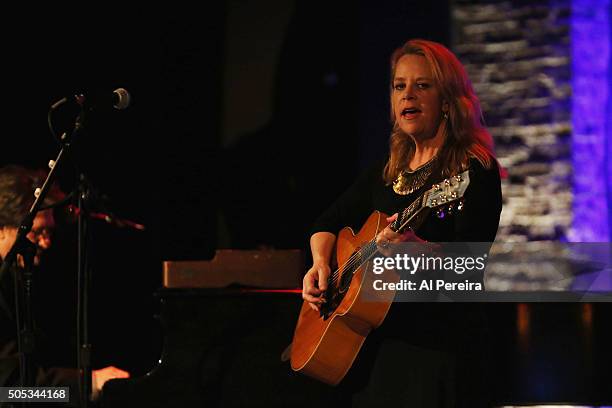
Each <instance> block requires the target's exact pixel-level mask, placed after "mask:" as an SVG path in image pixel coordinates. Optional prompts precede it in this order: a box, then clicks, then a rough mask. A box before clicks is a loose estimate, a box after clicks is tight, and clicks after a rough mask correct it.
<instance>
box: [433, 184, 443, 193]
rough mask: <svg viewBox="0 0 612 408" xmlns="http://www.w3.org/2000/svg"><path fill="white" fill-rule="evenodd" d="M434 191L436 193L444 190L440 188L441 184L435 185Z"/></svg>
mask: <svg viewBox="0 0 612 408" xmlns="http://www.w3.org/2000/svg"><path fill="white" fill-rule="evenodd" d="M433 189H434V191H440V190H442V189H441V188H440V185H439V184H434V185H433Z"/></svg>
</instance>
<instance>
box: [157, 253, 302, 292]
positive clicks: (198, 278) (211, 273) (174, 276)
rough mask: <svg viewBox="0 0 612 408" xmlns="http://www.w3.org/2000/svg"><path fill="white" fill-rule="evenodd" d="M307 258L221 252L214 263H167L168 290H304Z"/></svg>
mask: <svg viewBox="0 0 612 408" xmlns="http://www.w3.org/2000/svg"><path fill="white" fill-rule="evenodd" d="M303 271H304V257H303V253H302V251H300V250H299V249H288V250H276V249H275V250H237V249H219V250H217V251H216V253H215V256H214V258H213V259H211V260H210V261H164V263H163V285H164V287H165V288H225V287H227V286H229V285H232V284H237V285H241V286H247V287H255V288H268V289H275V288H296V287H301V286H302V275H303Z"/></svg>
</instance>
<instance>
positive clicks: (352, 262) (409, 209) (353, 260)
mask: <svg viewBox="0 0 612 408" xmlns="http://www.w3.org/2000/svg"><path fill="white" fill-rule="evenodd" d="M418 201H419V199H418V198H417V199H416V200H414V201H413V202H412V204H410V205H409V206H408V207H407V208H405V209H404V211H402V217H401V218H400V220H404V219H405V218H406V216H407V213H409V212H412V210H413V207H415V206H416V203H417V202H418ZM413 217H414V214H413V216H412V217H410V219H408V220H406V221H404V222H403V223H402V225H400V227H399V228H398V230H401V229H403V228H404V227H405V226H406V224H408V223H409V222H410V220H411V219H412V218H413ZM375 241H376V237H374V238H373V239H372V240H370V241H368V243H367V244H365V245H364V246H362V247H361V248H360V249H359V251H357V252H355V253H354V254H353V255H351V256H350V257H349V258H348V259H347V261H346V262H345V263H344V265H342V266H339V267H338V269H336V270H335V271H334V272H333V273H332V275H331V280H330V279H328V283H331V284H334V285H335V284H336V282H337V281H338V278H339V276H340V275H339V273H340V271H341V270H345V269H346V268H347V267H351V268H353V267H355V266H356V265H357V263H358V262H359V260H360V259H361V258H362V252H366V253H367V251H364V249H368V251H369V250H370V249H371V248H369V247H370V246H371V245H372V244H376V242H375ZM375 253H376V251H374V252H372V254H370V255H369V256H368V257H366V258H365V259H364V260H363V262H362V263H365V262H367V261H368V260H369V259H370V258H371V257H372V256H373V255H374V254H375ZM358 269H359V268H358V267H357V268H354V269H353V272H352V273H351V274H353V275H354V274H355V272H357V270H358Z"/></svg>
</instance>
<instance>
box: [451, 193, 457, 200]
mask: <svg viewBox="0 0 612 408" xmlns="http://www.w3.org/2000/svg"><path fill="white" fill-rule="evenodd" d="M455 198H457V192H456V191H453V192H452V193H451V199H453V200H454V199H455Z"/></svg>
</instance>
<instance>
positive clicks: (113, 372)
mask: <svg viewBox="0 0 612 408" xmlns="http://www.w3.org/2000/svg"><path fill="white" fill-rule="evenodd" d="M129 376H130V373H128V372H127V371H123V370H122V369H120V368H117V367H113V366H109V367H104V368H101V369H99V370H94V371H92V373H91V390H92V396H93V398H94V399H96V398H98V395H99V394H100V391H102V387H103V386H104V383H105V382H107V381H108V380H113V379H115V378H129Z"/></svg>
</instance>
